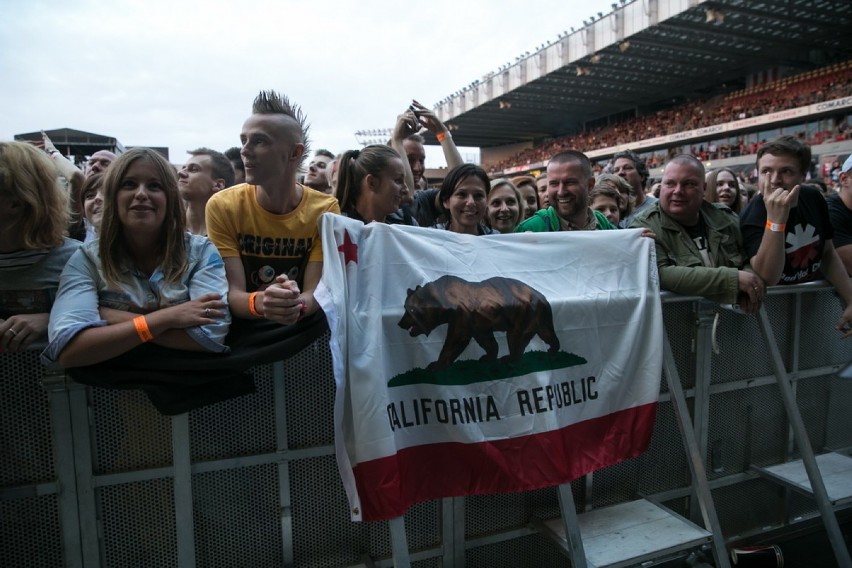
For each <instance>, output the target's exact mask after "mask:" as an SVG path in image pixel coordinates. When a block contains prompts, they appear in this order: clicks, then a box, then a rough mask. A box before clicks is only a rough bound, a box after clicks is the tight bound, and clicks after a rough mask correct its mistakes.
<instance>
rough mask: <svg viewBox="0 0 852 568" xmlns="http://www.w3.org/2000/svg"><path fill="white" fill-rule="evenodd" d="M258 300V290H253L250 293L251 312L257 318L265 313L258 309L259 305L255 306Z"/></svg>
mask: <svg viewBox="0 0 852 568" xmlns="http://www.w3.org/2000/svg"><path fill="white" fill-rule="evenodd" d="M256 300H257V292H252V293H251V294H249V302H248V304H249V313H250V314H251V315H253V316H254V317H256V318H262V317H263V314H262V313H260V312H259V311H257V307H256V306H255V301H256Z"/></svg>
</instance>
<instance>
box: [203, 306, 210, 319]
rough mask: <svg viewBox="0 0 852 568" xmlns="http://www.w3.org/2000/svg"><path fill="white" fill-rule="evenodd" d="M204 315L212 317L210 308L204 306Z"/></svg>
mask: <svg viewBox="0 0 852 568" xmlns="http://www.w3.org/2000/svg"><path fill="white" fill-rule="evenodd" d="M204 317H206V318H209V317H210V308H204Z"/></svg>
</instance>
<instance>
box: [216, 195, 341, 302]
mask: <svg viewBox="0 0 852 568" xmlns="http://www.w3.org/2000/svg"><path fill="white" fill-rule="evenodd" d="M255 191H256V188H255V186H253V185H249V184H247V183H244V184H240V185H235V186H234V187H230V188H228V189H225V190H223V191H220V192H218V193H217V194H215V195H214V196H213V197H212V198H211V199H210V201H208V202H207V208H206V210H205V214H206V217H207V235H208V236H209V237H210V240H211V241H213V244H214V245H216V248H218V249H219V254H221V255H222V257H223V258H228V257H234V256H239V257H240V258H241V259H242V261H243V268H244V269H245V275H246V291H247V292H254V291H256V290H263V289H264V288H266V286H268V285H269V283H270V282H272V281H273V280H274V279H275V277H276V276H278V275H279V274H286V275H287V276H288V277H289V278H290V279H291V280H295V281H296V282H297V283H298V284H299V286H302V285H303V282H302V278H303V275H304V272H305V266H306V265H307V263H308V262H317V261H318V262H322V241H321V240H320V234H319V227H318V221H319V217H320V215H322V214H323V213H327V212H330V213H338V214H339V213H340V206H339V205H338V203H337V199H335V198H334V197H332V196H330V195H326V194H325V193H320V192H318V191H314V190H313V189H310V188H308V187H304V186H302V200H301V201H300V202H299V205H298V206H296V208H295V209H294V210H293V211H291V212H289V213H287V214H285V215H276V214H274V213H270V212H269V211H267V210H266V209H264V208H263V207H261V206H260V205H259V204H258V202H257V197H256V193H255Z"/></svg>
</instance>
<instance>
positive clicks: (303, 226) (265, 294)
mask: <svg viewBox="0 0 852 568" xmlns="http://www.w3.org/2000/svg"><path fill="white" fill-rule="evenodd" d="M240 140H241V141H242V150H241V156H242V158H243V163H244V164H245V168H246V182H247V183H245V184H242V185H237V186H234V187H231V188H228V189H227V190H224V191H220V192H218V193H217V194H216V195H214V196H213V197H212V198H211V199H210V201H209V202H208V203H207V231H208V233H209V235H210V240H212V241H213V243H214V244H215V245H216V247H217V248H218V249H219V252H220V253H221V254H222V256H223V257H224V260H225V271H226V272H227V275H228V286H229V291H228V302H229V304H230V306H231V311H232V312H233V314H234V315H235V316H237V317H240V318H266V319H269V320H272V321H276V322H278V323H280V324H282V325H289V324H293V323H296V321H298V320H299V319H301V318H302V317H303V316H305V315H310V314H313V313H314V312H315V311H317V309H319V305H318V304H317V302H316V300H314V289H315V288H316V286H317V284H318V283H319V279H320V276H321V275H322V244H321V241H320V234H319V229H318V226H317V221H318V220H319V217H320V215H322V214H323V213H326V212H331V213H340V207H339V206H338V204H337V200H336V199H335V198H334V197H331V196H330V195H325V194H322V193H319V192H317V191H313V190H311V189H306V188H305V187H304V186H302V185H299V184H297V183H296V174H297V173H298V171H299V168H300V166H301V164H302V162H303V161H304V158H305V155H306V152H307V150H308V139H307V124H306V118H305V115H304V114H303V113H302V111H301V109H300V108H299V107H298V106H297V105H293V104H291V103H290V101H289V100H288V99H287V97H286V96H283V95H279V94H278V93H276V92H275V91H261V92H260V94H258V96H257V97H256V98H255V100H254V104H253V106H252V115H251V116H250V117H249V118H248V119H246V121H245V123H244V124H243V128H242V132H241V133H240Z"/></svg>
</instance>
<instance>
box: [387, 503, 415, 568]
mask: <svg viewBox="0 0 852 568" xmlns="http://www.w3.org/2000/svg"><path fill="white" fill-rule="evenodd" d="M388 527H389V528H390V533H391V552H392V554H393V565H394V566H395V567H396V568H409V567H410V566H411V558H410V557H409V554H408V539H407V538H406V536H405V518H404V517H402V516H399V517H396V518H395V519H391V520H389V521H388Z"/></svg>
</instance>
